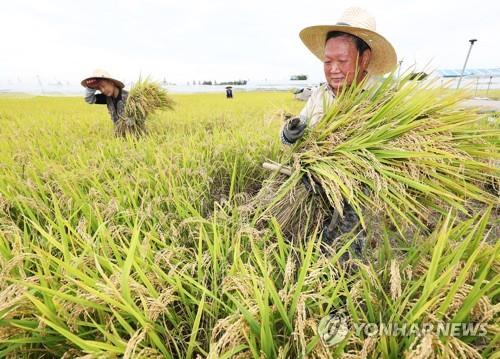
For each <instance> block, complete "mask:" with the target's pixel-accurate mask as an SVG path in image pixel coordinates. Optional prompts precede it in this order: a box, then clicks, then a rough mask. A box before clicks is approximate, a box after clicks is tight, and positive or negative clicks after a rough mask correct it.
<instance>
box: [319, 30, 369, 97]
mask: <svg viewBox="0 0 500 359" xmlns="http://www.w3.org/2000/svg"><path fill="white" fill-rule="evenodd" d="M370 56H371V51H370V50H369V49H368V50H366V51H365V52H363V54H362V55H361V56H359V54H358V49H357V47H356V43H355V41H354V39H353V38H351V37H349V36H339V37H334V38H331V39H329V40H328V41H327V42H326V44H325V59H324V71H325V79H326V81H327V82H328V84H329V85H330V86H331V87H332V88H333V91H334V92H335V93H336V94H337V93H339V92H340V91H341V90H342V88H343V87H344V86H349V85H351V84H352V83H353V82H354V80H356V81H360V80H362V79H363V77H364V76H365V70H366V68H367V67H368V64H369V62H370ZM356 72H357V74H356Z"/></svg>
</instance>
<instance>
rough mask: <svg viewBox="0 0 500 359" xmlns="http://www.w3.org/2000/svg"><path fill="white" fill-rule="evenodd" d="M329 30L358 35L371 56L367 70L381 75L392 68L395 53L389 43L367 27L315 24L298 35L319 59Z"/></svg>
mask: <svg viewBox="0 0 500 359" xmlns="http://www.w3.org/2000/svg"><path fill="white" fill-rule="evenodd" d="M330 31H342V32H345V33H347V34H351V35H354V36H357V37H359V38H360V39H362V40H363V41H365V42H366V43H367V44H368V46H370V48H371V51H372V56H371V59H370V63H369V64H368V68H367V72H368V73H369V74H371V75H383V74H386V73H388V72H391V71H393V70H394V68H395V67H396V64H397V55H396V51H395V50H394V47H393V46H392V45H391V43H390V42H389V41H388V40H387V39H386V38H385V37H383V36H382V35H380V34H378V33H376V32H374V31H371V30H367V29H363V28H360V27H354V26H346V25H317V26H310V27H306V28H305V29H303V30H302V31H301V32H300V34H299V36H300V39H301V40H302V42H303V43H304V45H306V47H307V48H308V49H309V50H310V51H311V52H312V53H313V54H314V55H315V56H316V57H317V58H318V59H320V60H321V61H323V60H324V56H325V40H326V36H327V34H328V33H329V32H330Z"/></svg>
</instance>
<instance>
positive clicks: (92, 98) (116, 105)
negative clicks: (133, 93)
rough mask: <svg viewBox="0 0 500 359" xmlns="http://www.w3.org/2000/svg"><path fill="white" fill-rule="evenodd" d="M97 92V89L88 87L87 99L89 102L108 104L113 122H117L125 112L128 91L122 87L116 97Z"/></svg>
mask: <svg viewBox="0 0 500 359" xmlns="http://www.w3.org/2000/svg"><path fill="white" fill-rule="evenodd" d="M95 92H96V90H94V89H89V88H88V89H87V92H86V93H85V101H86V102H87V103H89V104H99V105H106V106H107V107H108V112H109V115H110V116H111V119H112V120H113V123H115V124H116V122H117V121H118V119H119V118H120V117H121V116H123V115H124V114H125V104H126V103H127V98H128V91H127V90H123V89H120V92H119V93H118V96H117V97H116V98H114V97H111V96H106V95H103V94H101V93H99V94H96V93H95Z"/></svg>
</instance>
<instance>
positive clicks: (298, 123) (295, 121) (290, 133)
mask: <svg viewBox="0 0 500 359" xmlns="http://www.w3.org/2000/svg"><path fill="white" fill-rule="evenodd" d="M306 127H307V123H306V121H305V119H304V118H299V117H294V118H291V119H290V120H288V121H287V122H286V123H285V126H284V127H283V130H282V132H281V136H282V139H283V140H284V142H286V143H295V142H296V141H297V140H298V139H299V138H301V137H302V136H303V135H304V132H305V130H306Z"/></svg>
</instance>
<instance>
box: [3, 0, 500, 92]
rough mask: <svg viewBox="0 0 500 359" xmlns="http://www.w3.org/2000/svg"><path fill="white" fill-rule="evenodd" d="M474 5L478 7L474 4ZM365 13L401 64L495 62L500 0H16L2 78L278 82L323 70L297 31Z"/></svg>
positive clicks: (8, 5)
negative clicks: (350, 11)
mask: <svg viewBox="0 0 500 359" xmlns="http://www.w3.org/2000/svg"><path fill="white" fill-rule="evenodd" d="M474 5H476V6H474ZM349 6H359V7H362V8H365V9H366V10H368V11H369V12H371V13H372V14H373V15H374V16H375V19H376V21H377V30H378V32H380V33H381V34H382V35H383V36H385V37H386V38H387V39H388V40H390V41H391V42H392V44H393V46H394V47H395V49H396V52H397V54H398V58H399V60H403V68H405V67H408V66H410V65H413V64H416V66H417V69H422V68H424V67H425V66H426V65H427V64H430V68H432V69H440V68H441V69H444V68H452V69H454V68H458V69H460V68H461V67H462V66H463V63H464V59H465V56H466V54H467V50H468V46H469V42H468V40H469V39H471V38H477V39H478V42H477V43H476V44H475V45H474V48H473V50H472V53H471V57H470V60H469V64H468V68H491V67H500V49H499V47H498V45H499V39H498V37H499V35H500V22H499V20H498V15H499V14H500V1H494V0H482V1H475V2H472V1H467V2H465V1H457V0H454V1H451V0H440V1H438V0H419V1H409V0H399V1H394V0H393V1H387V0H375V1H374V0H371V1H368V0H357V1H355V2H353V1H344V0H337V1H315V0H302V1H297V0H287V1H272V0H252V1H236V0H233V1H230V0H210V1H209V0H205V1H199V0H176V1H157V0H141V1H130V0H120V1H103V0H100V1H94V0H86V1H68V0H64V1H63V0H52V1H43V0H16V1H6V2H4V3H3V4H2V10H1V12H0V31H1V33H2V40H1V46H0V49H1V50H0V85H1V84H2V81H3V82H4V83H5V81H27V80H30V79H34V78H36V76H37V75H38V76H40V77H41V78H43V79H46V80H48V81H63V82H71V83H73V82H74V83H78V82H79V81H80V80H81V79H82V78H84V77H87V76H88V75H89V74H90V73H91V72H92V71H93V69H95V68H104V69H106V70H108V71H109V72H111V73H112V74H113V75H114V76H115V77H118V78H120V79H123V80H124V81H132V80H135V79H137V78H138V77H139V75H141V74H142V75H143V76H146V75H150V76H152V77H153V78H156V79H159V80H163V79H166V80H167V81H169V82H175V83H183V84H185V83H186V82H187V81H193V80H196V81H199V80H212V81H213V80H217V81H230V80H236V79H247V80H250V81H266V80H267V81H268V82H273V81H280V80H282V79H288V78H289V77H290V76H291V75H294V74H307V75H308V76H309V77H310V79H311V80H314V81H320V80H322V78H323V75H322V64H321V62H320V61H319V60H318V59H316V58H315V57H314V55H312V54H311V53H310V52H309V51H308V50H307V48H306V47H305V46H304V45H303V44H302V42H301V40H300V39H299V36H298V34H299V31H300V30H301V29H302V28H304V27H307V26H311V25H319V24H322V25H323V24H335V23H336V22H337V19H338V18H339V17H340V15H341V13H342V11H343V10H344V9H345V8H347V7H349Z"/></svg>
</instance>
